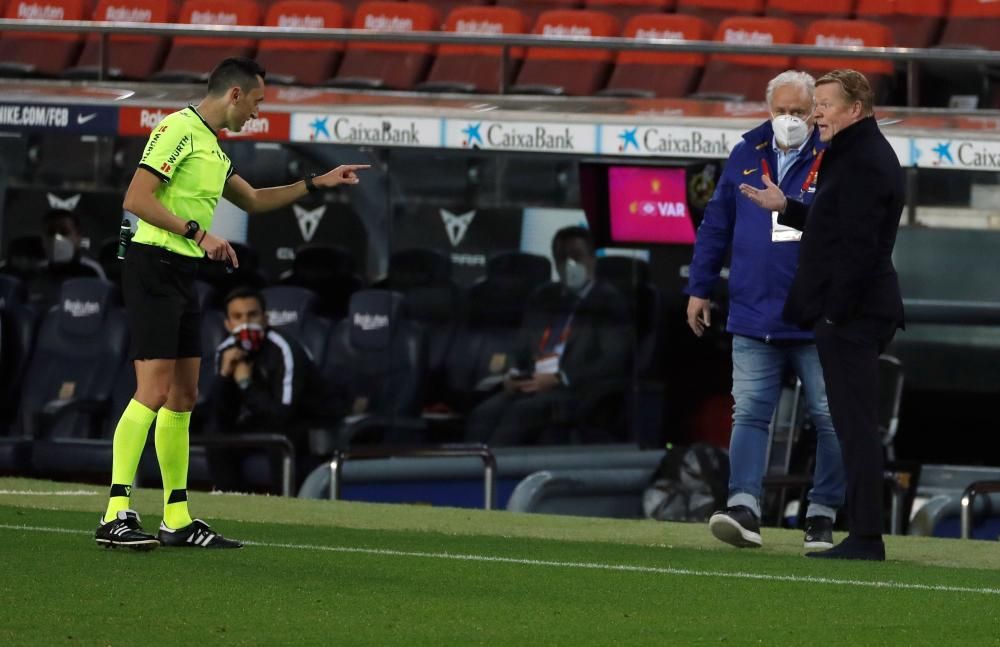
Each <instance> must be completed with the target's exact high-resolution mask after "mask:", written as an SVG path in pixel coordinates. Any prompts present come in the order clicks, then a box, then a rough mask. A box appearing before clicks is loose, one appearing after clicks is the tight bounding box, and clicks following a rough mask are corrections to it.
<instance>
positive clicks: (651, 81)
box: [600, 14, 709, 97]
mask: <svg viewBox="0 0 1000 647" xmlns="http://www.w3.org/2000/svg"><path fill="white" fill-rule="evenodd" d="M623 35H624V36H625V38H671V39H676V40H707V39H708V37H709V27H708V23H706V22H705V21H704V20H702V19H701V18H698V17H696V16H686V15H682V14H643V15H639V16H635V17H633V18H632V19H631V20H629V21H628V24H626V25H625V33H624V34H623ZM705 59H706V56H705V55H704V54H698V53H695V52H679V53H676V54H673V53H666V52H663V53H661V52H640V51H627V52H626V51H623V52H619V53H618V59H617V61H616V63H615V69H614V71H613V72H612V73H611V78H610V79H609V80H608V86H607V88H605V89H604V90H602V91H601V93H600V94H605V95H613V96H641V97H684V96H687V95H688V94H690V93H691V92H692V91H693V90H694V88H695V85H696V84H697V82H698V78H699V77H700V76H701V72H702V68H704V67H705Z"/></svg>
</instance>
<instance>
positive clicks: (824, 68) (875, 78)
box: [795, 20, 893, 105]
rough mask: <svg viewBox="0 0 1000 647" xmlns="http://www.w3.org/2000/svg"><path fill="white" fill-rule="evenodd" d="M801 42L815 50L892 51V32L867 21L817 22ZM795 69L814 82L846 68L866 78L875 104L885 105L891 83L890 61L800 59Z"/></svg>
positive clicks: (891, 67)
mask: <svg viewBox="0 0 1000 647" xmlns="http://www.w3.org/2000/svg"><path fill="white" fill-rule="evenodd" d="M802 42H803V43H804V44H806V45H816V46H818V47H849V46H854V47H892V46H893V42H892V32H891V31H889V28H888V27H886V26H885V25H881V24H879V23H877V22H868V21H866V20H817V21H816V22H814V23H812V24H810V25H809V27H808V29H807V30H806V33H805V36H803V37H802ZM795 66H796V68H798V69H801V70H804V71H806V72H809V73H810V74H812V75H813V76H815V77H816V78H819V77H820V76H822V75H823V74H825V73H827V72H829V71H830V70H834V69H837V68H843V67H849V68H852V69H855V70H857V71H859V72H861V73H862V74H864V75H865V76H866V77H868V82H869V83H870V84H871V86H872V91H873V92H874V93H875V103H877V104H880V105H881V104H885V103H886V100H887V99H888V98H889V94H890V90H891V89H892V81H893V78H892V77H893V66H892V61H887V60H880V59H859V58H814V57H807V56H801V57H799V59H798V61H796V64H795Z"/></svg>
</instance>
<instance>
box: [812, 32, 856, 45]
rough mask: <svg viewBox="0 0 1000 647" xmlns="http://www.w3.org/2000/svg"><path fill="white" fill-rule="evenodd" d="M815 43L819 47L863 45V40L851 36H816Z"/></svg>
mask: <svg viewBox="0 0 1000 647" xmlns="http://www.w3.org/2000/svg"><path fill="white" fill-rule="evenodd" d="M816 44H817V45H819V46H820V47H864V46H865V41H864V40H862V39H860V38H852V37H851V36H824V35H823V34H818V35H817V36H816Z"/></svg>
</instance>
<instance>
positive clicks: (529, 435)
mask: <svg viewBox="0 0 1000 647" xmlns="http://www.w3.org/2000/svg"><path fill="white" fill-rule="evenodd" d="M552 256H553V258H554V259H555V262H556V271H557V272H558V273H559V283H558V284H557V285H555V286H546V287H544V288H542V289H541V290H540V291H539V292H538V293H536V294H535V295H533V297H532V299H531V301H530V302H529V303H528V306H527V311H526V313H525V316H524V323H523V324H522V327H521V333H520V335H519V337H518V342H517V347H516V349H515V350H514V353H513V354H512V355H513V357H514V360H513V362H514V367H513V368H512V369H511V371H510V372H508V374H507V376H506V377H505V379H504V383H503V390H502V391H501V392H499V393H497V394H496V395H494V396H492V397H490V398H489V399H488V400H486V401H485V402H483V403H482V404H480V405H479V406H477V407H476V408H475V409H473V411H472V412H471V413H470V414H469V421H468V424H467V426H466V440H468V441H470V442H482V443H487V444H489V445H491V446H503V445H529V444H537V443H539V442H548V443H558V442H565V441H566V440H567V439H566V438H561V437H559V435H558V433H555V432H557V430H558V429H560V428H565V427H566V426H567V423H568V424H569V425H570V426H572V425H573V424H574V423H576V422H577V420H576V416H575V413H577V412H579V411H581V410H584V409H585V408H586V407H585V405H586V403H587V402H588V401H589V400H590V399H591V398H592V397H594V396H593V394H594V393H596V392H598V391H600V390H601V388H602V387H603V386H606V385H609V384H612V383H614V382H616V381H617V382H619V383H620V382H621V381H622V380H624V379H625V378H626V377H627V374H628V373H627V369H628V363H629V360H630V357H631V335H630V331H629V318H628V307H627V304H626V302H625V298H624V297H623V296H622V294H621V293H620V292H618V290H617V289H615V287H614V286H612V285H611V284H609V283H607V282H605V281H601V280H599V279H595V278H594V268H595V266H596V260H597V259H596V257H595V254H594V241H593V238H591V235H590V232H589V231H587V230H586V229H584V228H583V227H566V228H564V229H560V230H559V231H558V232H556V235H555V237H554V238H553V239H552Z"/></svg>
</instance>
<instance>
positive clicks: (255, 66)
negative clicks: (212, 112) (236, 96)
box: [208, 56, 267, 97]
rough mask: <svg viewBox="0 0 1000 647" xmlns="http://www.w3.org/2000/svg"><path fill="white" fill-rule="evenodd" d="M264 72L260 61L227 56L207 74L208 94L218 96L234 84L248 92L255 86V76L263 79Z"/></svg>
mask: <svg viewBox="0 0 1000 647" xmlns="http://www.w3.org/2000/svg"><path fill="white" fill-rule="evenodd" d="M266 74H267V73H266V72H265V71H264V68H263V67H261V66H260V63H258V62H257V61H255V60H253V59H250V58H244V57H242V56H234V57H232V58H227V59H226V60H224V61H222V62H221V63H219V64H218V65H216V66H215V69H214V70H212V74H211V75H209V77H208V94H209V95H210V96H213V97H219V96H222V95H223V94H225V93H226V91H227V90H228V89H229V88H231V87H233V86H235V85H238V86H240V89H241V90H243V91H244V92H249V91H250V90H252V89H254V88H256V87H257V77H258V76H259V77H260V78H262V79H263V78H264V76H265V75H266Z"/></svg>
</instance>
